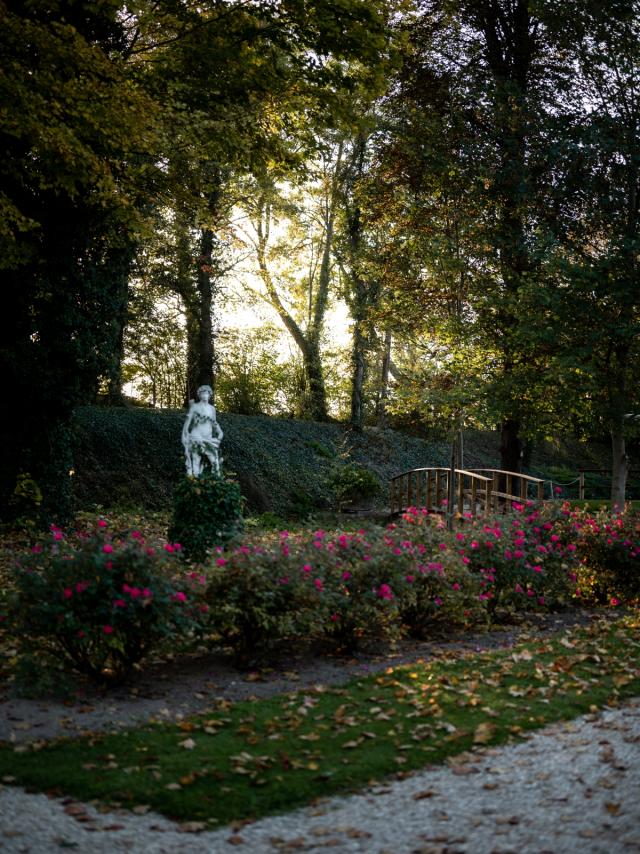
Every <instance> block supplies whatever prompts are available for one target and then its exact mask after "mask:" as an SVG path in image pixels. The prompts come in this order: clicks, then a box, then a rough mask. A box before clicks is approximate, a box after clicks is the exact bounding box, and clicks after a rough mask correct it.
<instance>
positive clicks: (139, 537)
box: [131, 531, 142, 540]
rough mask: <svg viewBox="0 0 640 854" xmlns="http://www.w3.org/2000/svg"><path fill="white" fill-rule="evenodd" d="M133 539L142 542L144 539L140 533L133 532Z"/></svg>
mask: <svg viewBox="0 0 640 854" xmlns="http://www.w3.org/2000/svg"><path fill="white" fill-rule="evenodd" d="M131 539H132V540H140V539H142V534H141V533H140V531H131Z"/></svg>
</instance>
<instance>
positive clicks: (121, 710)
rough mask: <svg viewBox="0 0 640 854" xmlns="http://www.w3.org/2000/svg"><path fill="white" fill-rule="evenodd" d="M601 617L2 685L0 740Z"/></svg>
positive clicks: (185, 708)
mask: <svg viewBox="0 0 640 854" xmlns="http://www.w3.org/2000/svg"><path fill="white" fill-rule="evenodd" d="M601 616H602V613H601V612H599V613H593V612H588V611H584V612H570V613H566V614H558V615H546V616H541V617H535V618H534V617H532V618H531V619H530V621H529V622H528V623H526V624H523V625H521V626H518V627H515V626H514V627H508V628H505V629H503V630H500V631H491V632H486V633H482V634H474V635H469V634H460V635H457V636H454V637H450V638H449V639H446V640H445V639H441V640H434V641H429V642H416V641H404V642H402V643H400V644H399V645H398V646H397V648H396V649H394V650H390V649H386V650H380V649H379V650H377V651H376V650H371V651H368V652H362V653H360V654H358V655H357V656H354V657H352V658H344V657H338V656H329V655H318V654H317V653H315V652H314V650H312V649H296V650H291V649H281V650H280V653H279V654H278V655H277V656H276V657H275V658H274V660H273V662H272V665H271V667H270V668H269V669H263V670H261V671H259V672H257V671H256V672H249V673H246V672H240V671H238V670H237V669H235V668H234V667H233V665H232V661H231V657H230V656H229V655H225V654H224V653H209V654H199V655H190V656H181V657H176V658H175V659H172V660H171V659H164V660H157V661H155V662H151V663H150V664H149V665H148V667H147V668H146V669H145V670H144V671H143V672H142V673H140V674H138V677H137V678H136V680H135V681H134V682H131V683H130V684H129V685H127V686H123V687H121V688H119V689H117V690H111V691H108V692H107V691H99V690H97V689H96V688H94V687H92V686H90V685H86V684H84V685H83V684H79V685H78V689H77V691H76V692H75V694H74V696H73V697H72V698H71V699H67V700H64V701H63V700H60V699H58V698H55V697H48V698H44V699H36V700H32V699H20V698H17V697H15V696H12V691H11V686H10V685H9V686H7V685H5V686H3V688H2V693H0V741H11V742H18V741H26V740H47V739H51V738H57V737H61V736H74V735H80V734H82V733H85V732H88V731H93V730H117V729H118V728H122V727H128V726H132V725H135V724H136V723H142V722H146V721H149V720H166V721H170V720H180V719H181V718H183V717H185V716H187V715H191V714H196V713H199V712H205V711H207V710H208V709H210V708H211V706H212V704H214V703H215V701H217V700H218V699H220V698H224V699H227V700H246V699H251V698H261V697H269V696H273V695H274V694H281V693H286V692H288V691H295V690H297V689H298V688H301V687H304V686H306V685H310V684H338V683H340V682H345V681H347V680H349V679H351V678H353V677H356V676H362V675H363V674H367V673H371V672H376V671H380V670H383V669H385V668H387V667H390V666H394V665H397V664H402V663H405V662H411V661H416V660H419V659H424V660H428V659H430V658H434V657H440V656H446V655H455V654H462V653H465V652H473V651H480V650H486V649H499V648H502V647H510V646H513V645H514V644H515V643H517V642H518V641H520V640H524V639H526V638H527V637H531V636H532V635H535V636H536V637H539V636H542V635H548V634H551V633H553V632H557V631H562V630H563V629H567V628H570V627H572V626H575V625H580V624H587V623H589V622H590V621H592V620H594V619H599V618H600V617H601Z"/></svg>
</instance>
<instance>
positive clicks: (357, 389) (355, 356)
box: [349, 318, 367, 431]
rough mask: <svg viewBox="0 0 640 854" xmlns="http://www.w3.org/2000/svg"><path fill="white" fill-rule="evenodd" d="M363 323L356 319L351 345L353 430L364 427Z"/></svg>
mask: <svg viewBox="0 0 640 854" xmlns="http://www.w3.org/2000/svg"><path fill="white" fill-rule="evenodd" d="M362 327H363V321H362V319H361V318H356V319H355V321H354V324H353V341H352V344H351V411H350V414H349V424H350V425H351V427H353V429H354V430H358V431H360V430H362V428H363V426H364V403H363V389H364V381H365V374H366V367H367V358H366V353H367V339H366V335H365V333H364V330H363V328H362Z"/></svg>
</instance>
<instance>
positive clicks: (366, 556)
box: [362, 555, 371, 560]
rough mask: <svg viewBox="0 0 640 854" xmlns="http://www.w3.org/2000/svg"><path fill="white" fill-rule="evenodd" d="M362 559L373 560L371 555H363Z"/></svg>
mask: <svg viewBox="0 0 640 854" xmlns="http://www.w3.org/2000/svg"><path fill="white" fill-rule="evenodd" d="M362 560H371V555H362Z"/></svg>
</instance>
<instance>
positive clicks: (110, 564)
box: [104, 560, 113, 569]
mask: <svg viewBox="0 0 640 854" xmlns="http://www.w3.org/2000/svg"><path fill="white" fill-rule="evenodd" d="M104 567H105V569H113V561H112V560H108V561H107V562H106V563H105V565H104Z"/></svg>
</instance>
